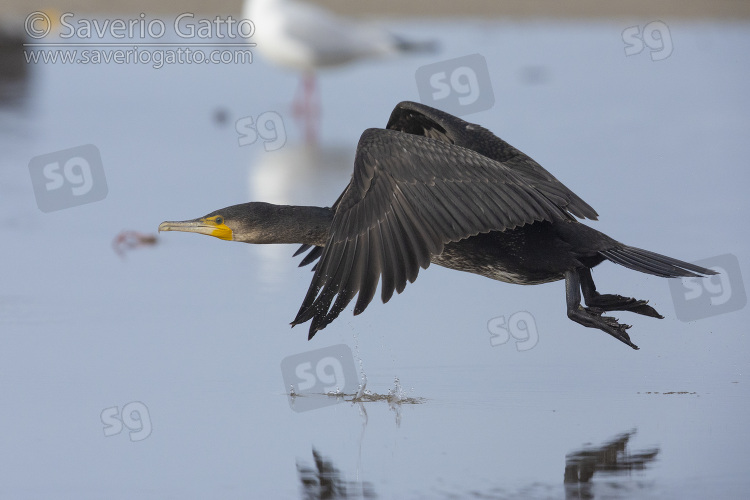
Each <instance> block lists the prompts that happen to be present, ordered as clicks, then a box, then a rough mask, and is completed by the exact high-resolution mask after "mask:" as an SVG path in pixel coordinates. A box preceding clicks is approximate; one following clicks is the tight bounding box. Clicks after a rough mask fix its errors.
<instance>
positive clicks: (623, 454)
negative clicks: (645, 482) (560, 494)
mask: <svg viewBox="0 0 750 500" xmlns="http://www.w3.org/2000/svg"><path fill="white" fill-rule="evenodd" d="M635 432H636V431H635V430H632V431H630V432H626V433H623V434H620V435H618V436H616V437H615V438H613V439H611V440H610V441H607V442H606V443H604V444H603V445H601V446H597V447H586V448H584V449H582V450H579V451H576V452H573V453H569V454H568V455H566V456H565V480H564V482H565V498H567V499H574V498H578V499H593V498H594V492H593V490H592V484H591V478H592V477H593V476H594V474H596V473H600V474H612V475H618V474H628V473H630V472H631V471H633V470H643V469H645V468H646V466H647V465H648V464H649V463H651V462H653V461H654V460H656V455H658V453H659V449H658V448H654V449H651V450H643V451H639V452H629V451H628V450H627V447H628V441H629V440H630V438H631V437H632V436H633V435H635Z"/></svg>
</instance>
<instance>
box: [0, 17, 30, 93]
mask: <svg viewBox="0 0 750 500" xmlns="http://www.w3.org/2000/svg"><path fill="white" fill-rule="evenodd" d="M24 42H25V39H24V37H23V36H22V35H21V34H20V33H15V32H12V31H10V30H8V29H5V28H3V27H2V26H0V107H10V106H18V105H20V104H22V103H23V101H24V96H25V95H26V90H27V87H28V85H27V83H28V74H29V65H28V64H26V60H25V59H24V52H23V50H24V48H23V44H24Z"/></svg>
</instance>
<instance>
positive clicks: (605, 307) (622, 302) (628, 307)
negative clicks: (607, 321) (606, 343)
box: [578, 268, 664, 319]
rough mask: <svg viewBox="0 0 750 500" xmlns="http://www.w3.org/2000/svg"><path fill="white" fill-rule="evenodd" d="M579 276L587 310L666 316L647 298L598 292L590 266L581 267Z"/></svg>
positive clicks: (660, 317)
mask: <svg viewBox="0 0 750 500" xmlns="http://www.w3.org/2000/svg"><path fill="white" fill-rule="evenodd" d="M578 276H579V278H580V280H581V291H582V292H583V300H584V301H585V302H586V305H587V306H589V307H588V308H587V310H591V312H594V313H596V311H597V310H601V311H630V312H633V313H636V314H642V315H644V316H650V317H652V318H659V319H664V316H662V315H661V314H659V313H658V312H656V309H654V308H653V307H651V306H650V305H648V301H647V300H638V299H633V298H630V297H623V296H622V295H614V294H605V295H602V294H600V293H599V292H597V291H596V286H595V285H594V280H593V278H592V277H591V270H590V269H589V268H582V269H579V270H578Z"/></svg>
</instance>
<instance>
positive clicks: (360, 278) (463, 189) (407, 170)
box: [292, 129, 569, 338]
mask: <svg viewBox="0 0 750 500" xmlns="http://www.w3.org/2000/svg"><path fill="white" fill-rule="evenodd" d="M568 219H569V215H568V214H567V212H566V211H565V210H564V209H562V208H561V207H560V206H558V205H557V204H556V203H555V202H554V201H552V200H550V198H549V196H548V195H547V194H546V193H545V192H544V191H542V190H541V189H539V188H537V187H534V186H532V185H531V184H530V183H529V182H528V181H527V179H526V178H525V177H524V176H522V175H521V174H519V173H518V172H517V171H515V170H514V169H512V168H510V167H508V166H507V165H505V164H503V163H500V162H497V161H494V160H491V159H489V158H487V157H485V156H482V155H481V154H479V153H476V152H474V151H471V150H468V149H465V148H462V147H459V146H454V145H451V144H447V143H445V142H442V141H438V140H435V139H430V138H426V137H419V136H416V135H410V134H404V133H402V132H397V131H393V130H380V129H368V130H366V131H365V132H364V133H363V134H362V137H361V138H360V140H359V145H358V146H357V155H356V158H355V160H354V174H353V176H352V180H351V182H350V183H349V186H348V187H347V188H346V190H345V191H344V193H343V194H342V196H341V198H340V199H339V201H338V203H337V206H336V212H335V215H334V218H333V223H332V224H331V231H330V235H329V237H328V241H327V243H326V246H325V248H324V249H323V253H322V256H321V258H320V259H321V260H320V262H318V265H317V268H316V270H315V275H314V276H313V279H312V283H311V284H310V288H309V290H308V292H307V295H306V296H305V299H304V301H303V302H302V306H301V308H300V310H299V313H297V317H296V318H295V319H294V321H293V322H292V325H296V324H300V323H304V322H305V321H308V320H310V319H312V324H311V325H310V335H309V338H312V336H313V335H315V332H316V331H318V330H321V329H322V328H325V326H326V325H328V323H330V322H331V321H333V320H334V319H335V318H336V317H337V316H338V315H339V313H340V312H341V311H342V310H343V309H344V308H345V307H346V305H347V304H348V303H349V302H351V300H352V299H353V298H354V296H355V295H356V294H359V297H358V299H357V304H356V306H355V308H354V314H359V313H361V312H362V311H364V309H365V308H366V307H367V305H368V304H369V303H370V301H372V298H373V296H374V295H375V290H376V288H377V285H378V281H379V279H380V276H381V275H382V276H383V285H382V300H383V302H388V300H390V298H391V297H392V295H393V291H394V290H396V291H397V292H398V293H401V292H402V291H403V290H404V287H406V280H407V279H408V280H409V281H411V282H413V281H414V280H415V279H416V278H417V273H418V272H419V268H420V267H422V268H427V266H429V264H430V258H431V257H432V256H433V255H439V254H440V253H442V251H443V246H444V245H445V244H446V243H448V242H451V241H459V240H462V239H464V238H468V237H470V236H473V235H476V234H479V233H486V232H489V231H503V230H506V229H512V228H515V227H519V226H522V225H524V224H531V223H533V222H535V221H542V220H547V221H556V220H568ZM337 295H338V297H337V298H336V302H335V303H334V304H333V306H332V307H331V302H333V298H334V297H335V296H337Z"/></svg>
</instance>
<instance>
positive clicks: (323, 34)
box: [242, 0, 435, 142]
mask: <svg viewBox="0 0 750 500" xmlns="http://www.w3.org/2000/svg"><path fill="white" fill-rule="evenodd" d="M242 17H243V18H244V19H250V20H251V21H253V23H254V25H255V34H254V35H253V37H252V41H253V42H255V43H257V50H258V52H259V53H260V54H261V55H262V56H263V57H265V58H266V59H268V60H269V61H271V62H272V63H274V64H277V65H279V66H283V67H287V68H291V69H293V70H296V71H301V72H302V74H303V77H302V82H301V87H300V91H298V95H297V97H295V100H294V105H293V111H294V114H295V116H298V117H303V118H304V119H305V136H306V137H307V140H308V142H314V138H315V131H316V128H317V127H316V123H317V117H318V112H319V109H318V105H317V102H315V101H317V95H316V94H317V92H316V84H315V71H316V70H317V69H319V68H328V67H333V66H340V65H344V64H348V63H352V62H355V61H358V60H360V59H372V58H380V57H387V56H391V55H395V54H399V53H402V52H426V51H433V50H434V49H435V43H434V42H410V41H406V40H403V39H401V38H399V37H397V36H395V35H392V34H391V33H388V32H387V31H385V30H383V29H380V28H378V27H375V26H372V25H369V24H365V23H361V22H358V21H356V20H353V19H348V18H344V17H341V16H338V15H336V14H334V13H332V12H330V11H328V10H325V9H323V8H321V7H318V6H316V5H311V4H309V3H303V2H299V1H295V0H245V3H244V5H243V9H242ZM300 94H301V95H300Z"/></svg>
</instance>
